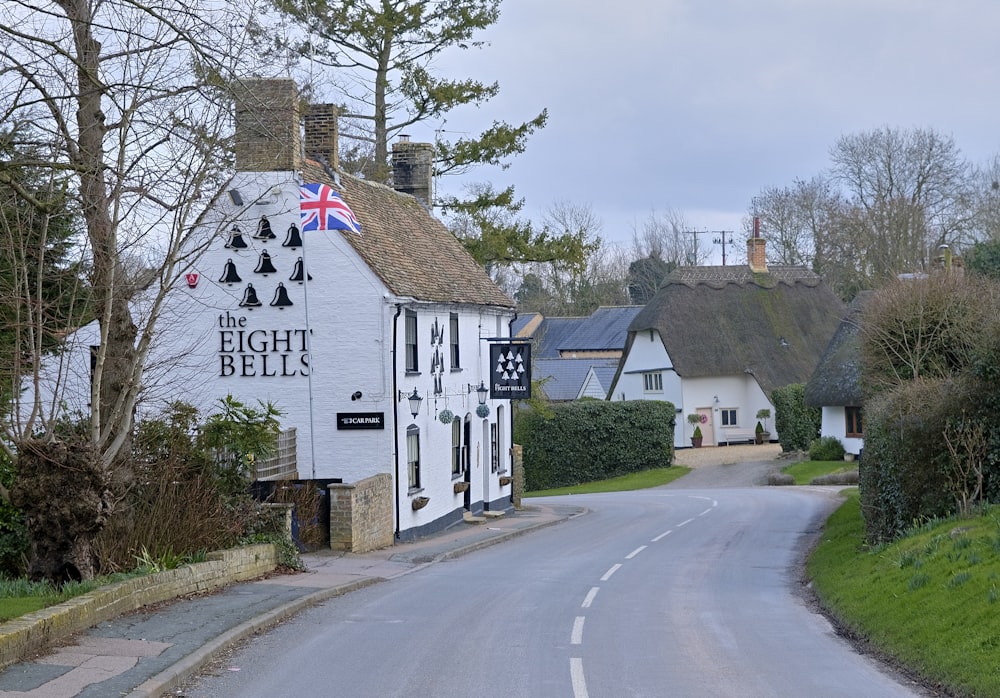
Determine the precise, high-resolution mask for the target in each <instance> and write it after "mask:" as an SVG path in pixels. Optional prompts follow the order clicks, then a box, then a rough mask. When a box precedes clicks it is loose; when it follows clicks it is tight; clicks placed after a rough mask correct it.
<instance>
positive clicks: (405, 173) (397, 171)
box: [392, 135, 434, 209]
mask: <svg viewBox="0 0 1000 698" xmlns="http://www.w3.org/2000/svg"><path fill="white" fill-rule="evenodd" d="M433 165H434V144H433V143H411V142H410V137H409V136H402V135H401V136H400V137H399V140H398V141H397V142H395V143H393V144H392V186H393V188H394V189H395V190H396V191H398V192H402V193H404V194H412V195H413V196H415V197H416V198H417V200H419V201H420V203H422V204H423V205H424V206H426V207H427V208H428V209H430V208H431V207H432V205H433V203H434V202H433V174H432V172H433Z"/></svg>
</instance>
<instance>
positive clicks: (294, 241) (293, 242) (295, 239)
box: [281, 223, 302, 247]
mask: <svg viewBox="0 0 1000 698" xmlns="http://www.w3.org/2000/svg"><path fill="white" fill-rule="evenodd" d="M281 246H282V247H302V236H301V235H300V234H299V226H297V225H295V224H294V223H292V224H291V225H290V226H288V234H287V235H286V236H285V241H284V242H283V243H281Z"/></svg>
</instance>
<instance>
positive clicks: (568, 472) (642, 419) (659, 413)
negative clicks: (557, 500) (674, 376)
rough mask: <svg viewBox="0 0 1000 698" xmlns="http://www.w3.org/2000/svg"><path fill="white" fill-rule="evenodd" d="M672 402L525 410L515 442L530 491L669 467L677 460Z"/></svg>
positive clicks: (587, 403) (599, 403)
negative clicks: (522, 459)
mask: <svg viewBox="0 0 1000 698" xmlns="http://www.w3.org/2000/svg"><path fill="white" fill-rule="evenodd" d="M674 421H675V414H674V406H673V404H672V403H670V402H660V401H653V400H633V401H626V402H603V401H590V400H587V401H581V402H571V403H567V404H564V405H553V406H552V407H551V409H549V410H546V414H542V413H540V412H537V411H526V410H523V411H520V412H518V413H517V416H516V417H515V420H514V438H515V440H516V441H517V443H519V444H521V446H522V447H523V448H524V480H525V489H526V490H527V491H529V492H530V491H534V490H544V489H550V488H553V487H566V486H569V485H578V484H580V483H583V482H594V481H597V480H604V479H607V478H610V477H616V476H618V475H625V474H628V473H634V472H639V471H642V470H649V469H651V468H666V467H669V466H670V465H671V464H672V463H673V457H674Z"/></svg>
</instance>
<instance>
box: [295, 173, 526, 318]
mask: <svg viewBox="0 0 1000 698" xmlns="http://www.w3.org/2000/svg"><path fill="white" fill-rule="evenodd" d="M302 174H303V177H304V178H305V181H307V182H321V183H324V184H329V185H330V186H332V187H333V189H334V190H335V191H336V192H337V193H338V194H340V196H341V197H342V198H343V199H344V201H345V202H346V203H347V205H348V206H350V208H351V210H352V211H353V212H354V215H355V216H356V217H357V219H358V222H359V223H361V235H356V234H354V233H349V232H342V233H340V234H341V235H343V236H344V238H345V239H346V240H347V241H348V242H349V243H350V244H351V246H352V247H353V248H354V249H355V250H356V251H357V252H358V254H359V255H360V256H361V258H362V259H364V261H365V262H366V263H367V264H368V266H369V267H370V268H371V269H372V271H373V272H375V274H377V275H378V277H379V278H380V279H381V280H382V282H383V283H384V284H385V285H386V286H387V287H388V288H389V290H390V291H392V292H393V293H394V294H396V295H398V296H409V297H412V298H415V299H417V300H422V301H438V302H444V303H472V304H479V305H493V306H502V307H508V308H509V307H513V306H514V301H512V300H511V299H510V298H508V297H507V295H506V294H505V293H504V292H503V291H501V290H500V289H499V288H498V287H497V286H496V284H494V283H493V281H492V280H491V279H490V277H489V275H487V273H486V271H485V270H484V269H483V268H482V267H481V266H479V264H478V263H477V262H476V260H474V259H473V258H472V256H471V255H470V254H469V253H468V252H466V250H465V248H464V247H463V246H462V243H461V242H459V240H458V238H456V237H455V236H454V235H453V234H452V233H451V231H449V230H448V229H447V228H446V227H445V226H444V224H443V223H441V221H439V220H438V219H436V218H435V217H434V216H432V215H431V214H430V212H429V211H427V209H426V208H424V207H423V205H421V203H420V202H419V201H417V200H416V199H415V198H413V197H412V196H409V195H407V194H400V193H399V192H396V191H394V190H393V189H390V188H389V187H386V186H383V185H381V184H377V183H375V182H369V181H366V180H363V179H357V178H356V177H351V176H349V175H343V174H342V175H340V182H339V183H334V181H333V178H332V177H331V176H330V175H329V174H328V172H327V171H326V169H325V168H324V167H323V166H322V165H321V164H320V163H318V162H315V161H312V160H307V161H305V163H304V164H303V167H302Z"/></svg>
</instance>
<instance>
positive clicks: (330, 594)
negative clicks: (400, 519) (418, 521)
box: [126, 507, 590, 698]
mask: <svg viewBox="0 0 1000 698" xmlns="http://www.w3.org/2000/svg"><path fill="white" fill-rule="evenodd" d="M589 511H590V510H589V509H587V508H585V507H580V508H579V509H578V510H577V511H575V512H573V513H572V514H568V515H566V516H560V517H559V518H556V519H553V520H551V521H541V522H538V523H536V524H532V525H529V526H525V527H523V528H518V529H514V530H511V531H505V532H504V533H502V534H500V535H497V536H493V537H491V538H487V539H485V540H480V541H475V542H473V543H470V544H468V545H462V546H459V547H457V548H455V549H454V550H450V551H448V552H445V553H442V554H440V555H437V556H435V557H433V558H432V559H430V560H427V561H419V562H413V564H414V568H413V569H412V570H409V571H408V572H415V571H416V570H417V569H423V568H424V567H427V566H428V565H430V564H433V563H435V562H441V561H446V560H453V559H456V558H458V557H461V556H462V555H466V554H468V553H472V552H475V551H476V550H481V549H483V548H487V547H490V546H492V545H496V544H497V543H502V542H504V541H506V540H510V539H512V538H516V537H518V536H522V535H524V534H526V533H530V532H532V531H537V530H539V529H542V528H547V527H549V526H553V525H555V524H558V523H562V522H564V521H568V520H570V519H574V518H577V517H578V516H582V515H584V514H586V513H588V512H589ZM411 562H412V561H411ZM397 576H402V575H397ZM384 581H388V578H385V577H368V578H365V579H360V580H358V581H356V582H351V583H349V584H343V585H340V586H337V587H332V588H330V589H321V590H319V591H316V592H313V593H311V594H308V595H306V596H303V597H301V598H298V599H295V600H294V601H290V602H288V603H286V604H284V605H282V606H279V607H277V608H275V609H272V610H271V611H269V612H267V613H265V614H262V615H260V616H257V617H256V618H253V619H251V620H249V621H246V622H245V623H242V624H240V625H238V626H236V627H235V628H232V629H230V630H228V631H226V632H225V633H223V634H222V635H219V636H218V637H216V638H215V639H213V640H211V641H209V642H207V643H205V644H204V645H202V646H201V647H200V648H198V649H197V650H195V651H194V652H192V653H190V654H188V655H187V656H186V657H184V658H183V659H180V660H179V661H177V662H175V663H174V664H172V665H171V666H169V667H167V668H166V669H164V670H163V671H161V672H160V673H159V674H157V675H156V676H153V677H151V678H150V679H148V680H146V681H144V682H143V683H142V684H140V685H139V686H137V687H135V688H134V689H133V690H132V692H131V693H129V694H128V695H127V696H126V698H159V696H161V695H163V694H164V693H166V692H167V691H172V690H174V689H176V688H179V687H180V686H181V684H182V683H183V682H184V681H186V680H188V679H190V678H191V677H192V676H193V675H194V674H196V673H197V672H198V671H199V670H200V669H201V668H203V667H204V666H205V665H206V664H208V662H209V661H211V659H212V658H213V657H214V656H215V655H216V654H218V653H219V652H222V651H224V650H225V649H227V648H228V647H229V646H231V645H233V644H235V643H237V642H239V641H240V640H243V639H245V638H247V637H249V636H250V635H252V634H254V633H255V632H258V631H259V630H263V629H264V628H267V627H269V626H271V625H274V624H275V623H278V622H279V621H282V620H285V619H287V618H289V617H291V616H293V615H295V614H296V613H298V612H299V611H302V610H304V609H305V608H307V607H309V606H312V605H315V604H318V603H322V602H323V601H326V600H328V599H332V598H335V597H337V596H343V595H344V594H349V593H350V592H352V591H357V590H358V589H363V588H365V587H368V586H372V585H373V584H378V583H381V582H384Z"/></svg>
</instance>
